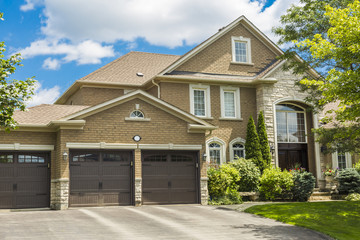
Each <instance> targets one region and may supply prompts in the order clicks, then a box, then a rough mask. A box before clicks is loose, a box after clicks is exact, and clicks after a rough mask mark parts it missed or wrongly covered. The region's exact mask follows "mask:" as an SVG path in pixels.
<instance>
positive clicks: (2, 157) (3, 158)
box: [0, 153, 14, 163]
mask: <svg viewBox="0 0 360 240" xmlns="http://www.w3.org/2000/svg"><path fill="white" fill-rule="evenodd" d="M13 159H14V155H12V154H6V153H5V154H0V163H13V161H14V160H13Z"/></svg>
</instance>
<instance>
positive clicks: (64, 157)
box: [63, 151, 68, 161]
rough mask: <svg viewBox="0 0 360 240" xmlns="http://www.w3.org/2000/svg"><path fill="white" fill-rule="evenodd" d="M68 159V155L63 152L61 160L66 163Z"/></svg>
mask: <svg viewBox="0 0 360 240" xmlns="http://www.w3.org/2000/svg"><path fill="white" fill-rule="evenodd" d="M67 157H68V153H67V152H66V151H64V153H63V160H64V161H66V160H67Z"/></svg>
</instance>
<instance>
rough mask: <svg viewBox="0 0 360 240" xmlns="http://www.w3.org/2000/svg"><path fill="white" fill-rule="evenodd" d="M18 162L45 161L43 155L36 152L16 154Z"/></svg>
mask: <svg viewBox="0 0 360 240" xmlns="http://www.w3.org/2000/svg"><path fill="white" fill-rule="evenodd" d="M18 162H19V163H45V156H44V155H41V154H39V155H37V154H27V155H18Z"/></svg>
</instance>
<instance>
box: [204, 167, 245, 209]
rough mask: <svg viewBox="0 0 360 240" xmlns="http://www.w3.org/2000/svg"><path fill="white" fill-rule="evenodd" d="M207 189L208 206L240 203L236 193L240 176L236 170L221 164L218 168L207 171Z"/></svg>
mask: <svg viewBox="0 0 360 240" xmlns="http://www.w3.org/2000/svg"><path fill="white" fill-rule="evenodd" d="M208 178H209V181H208V189H209V195H210V204H216V205H219V204H237V203H241V202H242V201H241V197H240V195H239V193H238V191H237V190H238V188H239V186H238V185H237V182H239V181H240V175H239V172H238V171H237V169H236V168H234V167H232V166H230V165H228V164H223V165H221V166H220V168H218V169H217V168H214V167H210V168H209V169H208Z"/></svg>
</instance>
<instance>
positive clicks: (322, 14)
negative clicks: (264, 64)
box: [274, 0, 360, 152]
mask: <svg viewBox="0 0 360 240" xmlns="http://www.w3.org/2000/svg"><path fill="white" fill-rule="evenodd" d="M300 2H301V3H302V4H303V5H301V6H292V7H291V8H290V9H289V10H288V12H287V14H286V15H284V16H282V18H281V22H282V24H283V26H281V27H278V28H275V29H274V32H275V33H276V34H278V35H279V36H280V41H279V43H280V44H283V43H290V42H292V43H293V44H294V45H292V46H291V47H290V48H289V49H288V50H287V51H286V53H285V55H284V56H283V58H284V59H291V57H293V56H294V55H295V53H297V54H299V55H300V56H301V57H302V58H303V59H304V61H289V62H290V64H288V66H287V67H288V68H292V69H293V70H294V72H295V73H305V70H308V69H309V66H310V67H312V68H315V69H316V70H318V71H319V72H320V73H321V75H322V76H318V77H310V76H308V75H305V74H304V75H305V76H304V79H302V80H301V81H300V82H299V83H298V84H299V86H300V87H301V88H302V90H303V91H306V92H308V93H309V94H308V96H309V97H308V98H307V99H306V100H307V101H308V102H309V103H310V104H311V105H312V106H314V108H315V110H316V111H321V110H323V109H324V107H325V106H330V105H332V106H334V108H335V109H330V110H329V111H328V112H327V117H326V118H324V119H323V122H324V123H329V122H332V123H331V124H326V125H325V126H324V127H322V128H319V129H318V130H315V132H316V133H317V135H318V137H317V141H319V142H320V143H321V144H323V145H326V146H327V150H328V152H333V151H341V152H347V151H350V152H354V151H355V152H360V118H359V116H360V81H359V79H360V78H359V77H360V54H359V52H360V47H359V38H360V29H359V28H358V26H359V25H360V15H359V14H360V10H359V1H358V0H356V1H351V0H350V1H349V0H324V1H316V0H301V1H300Z"/></svg>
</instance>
